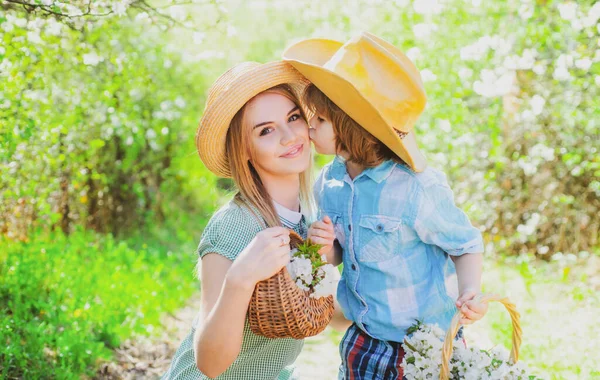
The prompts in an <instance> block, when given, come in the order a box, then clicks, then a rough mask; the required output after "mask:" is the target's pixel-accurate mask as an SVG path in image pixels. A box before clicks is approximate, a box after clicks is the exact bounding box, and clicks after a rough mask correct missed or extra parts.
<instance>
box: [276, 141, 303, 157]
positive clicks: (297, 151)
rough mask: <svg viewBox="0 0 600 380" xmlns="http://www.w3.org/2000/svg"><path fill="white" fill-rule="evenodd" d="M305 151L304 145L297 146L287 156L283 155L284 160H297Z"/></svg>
mask: <svg viewBox="0 0 600 380" xmlns="http://www.w3.org/2000/svg"><path fill="white" fill-rule="evenodd" d="M303 150H304V144H296V145H294V146H293V147H291V148H290V149H289V150H288V151H287V152H286V153H285V154H283V155H281V157H283V158H295V157H298V156H299V155H301V154H302V151H303Z"/></svg>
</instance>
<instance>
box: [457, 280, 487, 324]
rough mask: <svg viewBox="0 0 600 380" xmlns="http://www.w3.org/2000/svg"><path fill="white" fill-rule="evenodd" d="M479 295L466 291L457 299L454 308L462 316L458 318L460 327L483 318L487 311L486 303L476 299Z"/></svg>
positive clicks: (473, 291) (472, 291)
mask: <svg viewBox="0 0 600 380" xmlns="http://www.w3.org/2000/svg"><path fill="white" fill-rule="evenodd" d="M480 294H481V293H479V292H476V291H475V290H472V289H466V290H465V291H464V292H463V294H461V295H460V297H458V300H457V301H456V307H457V308H458V309H459V310H460V312H461V313H462V314H463V315H462V316H461V318H460V324H461V325H470V324H472V323H473V322H476V321H478V320H480V319H481V318H483V317H484V316H485V314H486V313H487V310H488V304H487V302H481V301H480V298H479V297H477V296H479V295H480Z"/></svg>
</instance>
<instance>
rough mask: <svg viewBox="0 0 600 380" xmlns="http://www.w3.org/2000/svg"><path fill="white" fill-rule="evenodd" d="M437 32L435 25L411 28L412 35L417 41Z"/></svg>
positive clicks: (423, 24)
mask: <svg viewBox="0 0 600 380" xmlns="http://www.w3.org/2000/svg"><path fill="white" fill-rule="evenodd" d="M436 30H437V25H435V24H432V23H420V24H416V25H414V26H413V33H414V35H415V37H416V38H417V39H425V38H428V37H429V36H431V34H432V33H433V32H434V31H436Z"/></svg>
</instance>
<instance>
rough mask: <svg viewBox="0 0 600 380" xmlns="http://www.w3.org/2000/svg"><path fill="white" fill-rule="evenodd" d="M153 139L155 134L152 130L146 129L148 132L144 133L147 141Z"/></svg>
mask: <svg viewBox="0 0 600 380" xmlns="http://www.w3.org/2000/svg"><path fill="white" fill-rule="evenodd" d="M155 137H156V132H154V129H148V130H147V131H146V138H147V139H148V140H152V139H153V138H155Z"/></svg>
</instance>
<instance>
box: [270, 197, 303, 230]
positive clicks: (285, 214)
mask: <svg viewBox="0 0 600 380" xmlns="http://www.w3.org/2000/svg"><path fill="white" fill-rule="evenodd" d="M273 206H275V211H276V212H277V215H279V218H280V219H282V222H284V221H288V222H290V223H291V224H294V225H296V224H298V223H300V220H302V210H300V211H293V210H290V209H289V208H287V207H284V206H282V205H280V204H279V203H277V202H275V201H273Z"/></svg>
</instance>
